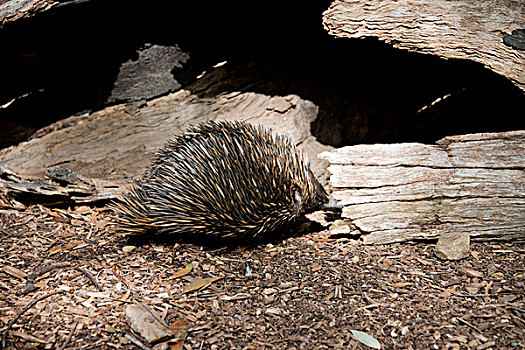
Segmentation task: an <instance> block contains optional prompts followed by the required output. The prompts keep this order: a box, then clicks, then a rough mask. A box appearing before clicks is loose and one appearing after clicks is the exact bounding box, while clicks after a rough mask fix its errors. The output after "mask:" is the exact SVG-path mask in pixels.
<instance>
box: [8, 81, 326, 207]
mask: <svg viewBox="0 0 525 350" xmlns="http://www.w3.org/2000/svg"><path fill="white" fill-rule="evenodd" d="M316 116H317V107H316V106H315V105H314V104H313V103H312V102H310V101H306V100H302V99H301V98H299V97H298V96H295V95H289V96H284V97H279V96H276V97H270V96H266V95H262V94H256V93H238V92H233V93H228V94H222V95H219V96H216V97H207V98H201V97H197V96H196V95H192V94H190V93H189V92H188V91H186V90H180V91H178V92H177V93H174V94H170V95H167V96H164V97H160V98H157V99H154V100H151V101H148V102H146V103H144V105H142V106H137V105H135V104H128V105H125V104H121V105H116V106H112V107H108V108H106V109H104V110H101V111H98V112H95V113H93V114H91V115H90V116H89V117H88V118H87V119H86V120H84V121H83V122H81V123H79V124H77V125H74V126H72V127H69V128H64V129H60V130H56V131H53V132H51V133H49V134H47V135H45V136H43V137H40V138H36V139H32V140H30V141H28V142H23V143H21V144H19V145H17V146H14V147H10V148H7V149H4V150H1V151H0V176H1V177H3V178H4V179H7V180H8V181H4V182H3V186H4V187H5V188H7V189H8V190H9V191H10V192H11V193H12V194H15V195H18V196H19V197H22V198H23V199H26V200H31V199H32V200H33V201H38V202H40V203H48V204H56V203H69V202H76V203H85V202H93V201H97V200H104V199H110V198H113V197H115V196H116V195H118V194H119V193H120V192H121V191H122V188H123V186H124V185H125V184H126V183H128V182H129V181H130V179H131V178H133V177H136V176H138V175H140V174H141V173H142V172H144V170H145V169H146V167H147V165H148V164H149V161H150V157H151V155H152V154H153V152H154V151H155V150H157V149H158V148H160V147H161V146H162V145H163V144H164V143H165V142H166V141H167V140H168V139H169V138H171V137H173V136H174V135H175V134H178V133H180V132H182V131H184V130H185V129H186V128H187V127H188V126H189V125H190V124H198V123H200V122H203V121H205V120H210V119H213V120H232V119H237V120H245V121H247V122H250V123H255V124H262V125H264V126H266V127H270V128H272V129H273V130H274V131H278V132H281V133H286V134H287V135H289V136H290V137H291V138H292V139H293V140H294V141H295V142H296V143H297V144H300V147H301V148H302V149H303V151H304V152H305V153H306V155H307V156H308V158H309V159H310V160H311V161H312V170H313V171H314V173H316V175H317V176H319V177H323V174H324V172H325V171H326V164H327V163H326V162H325V161H319V160H317V154H318V153H319V152H321V151H325V150H328V149H330V147H328V146H323V145H321V144H319V143H318V142H317V141H315V138H314V137H313V136H311V135H310V123H311V122H312V121H313V120H314V119H315V117H316ZM323 162H324V163H323ZM325 179H326V178H325Z"/></svg>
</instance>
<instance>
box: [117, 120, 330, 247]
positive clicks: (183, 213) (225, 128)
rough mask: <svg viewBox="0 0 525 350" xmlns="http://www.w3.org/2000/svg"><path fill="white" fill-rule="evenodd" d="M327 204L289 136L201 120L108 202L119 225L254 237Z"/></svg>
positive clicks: (132, 230) (239, 124) (135, 229)
mask: <svg viewBox="0 0 525 350" xmlns="http://www.w3.org/2000/svg"><path fill="white" fill-rule="evenodd" d="M327 202H328V195H327V193H326V191H325V190H324V188H323V187H322V186H321V184H320V183H319V182H318V181H317V179H316V178H315V176H314V174H313V173H312V171H311V170H310V168H309V164H308V161H307V160H306V158H305V157H304V156H303V155H302V153H301V152H300V151H299V150H298V149H297V148H296V147H295V145H294V144H293V143H292V142H291V141H290V139H289V138H287V137H286V136H283V135H277V134H273V133H272V132H271V131H270V130H268V129H264V128H262V127H260V126H259V127H256V126H253V125H250V124H245V123H243V122H238V121H235V122H228V121H223V122H213V121H211V122H206V123H203V124H200V125H198V126H197V127H192V128H190V129H189V130H188V131H187V132H186V133H184V134H182V135H180V136H178V137H176V138H174V139H172V140H170V141H168V143H167V144H166V146H165V147H164V148H163V149H161V150H160V151H159V152H158V153H157V154H156V155H155V157H154V159H153V162H152V164H151V166H150V168H149V169H148V171H147V172H146V173H145V174H144V176H143V178H142V179H141V180H140V181H136V182H135V183H134V184H133V185H132V187H131V188H130V189H129V191H128V192H127V193H126V194H125V195H123V196H122V198H120V201H118V202H116V203H114V205H113V207H114V209H115V211H116V212H117V214H118V217H117V220H118V222H119V224H120V228H121V229H122V230H123V231H125V232H127V233H131V234H136V233H141V232H145V231H148V230H151V229H153V230H157V231H159V232H167V233H172V234H175V235H176V234H180V235H188V234H189V235H192V236H193V235H203V236H211V237H215V238H222V237H234V238H244V239H251V238H260V237H262V236H263V235H266V234H268V233H270V232H274V231H277V230H279V229H282V228H283V227H285V226H287V225H289V224H290V223H292V222H294V221H295V220H296V219H297V218H299V217H300V216H302V215H304V214H306V213H308V212H311V211H314V210H316V209H317V208H319V207H320V206H322V205H323V204H325V203H327Z"/></svg>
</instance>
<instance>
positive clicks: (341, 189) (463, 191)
mask: <svg viewBox="0 0 525 350" xmlns="http://www.w3.org/2000/svg"><path fill="white" fill-rule="evenodd" d="M524 146H525V131H513V132H506V133H492V134H473V135H461V136H454V137H447V138H444V139H442V140H440V141H438V142H437V145H423V144H414V143H409V144H393V145H378V144H375V145H357V146H350V147H343V148H340V149H337V150H334V151H331V152H323V153H321V154H320V157H321V158H324V159H327V160H329V161H330V163H331V165H330V167H329V168H328V169H329V171H330V173H331V174H332V175H331V178H330V182H331V184H332V186H333V188H334V192H333V197H334V198H335V199H337V200H339V201H340V203H341V204H343V205H344V208H343V212H342V216H343V217H344V218H348V219H350V220H351V221H352V222H353V223H354V224H355V225H356V227H357V228H358V229H359V230H361V231H362V232H364V233H367V234H368V235H367V236H366V237H365V238H364V241H365V243H368V244H371V243H391V242H400V241H405V240H411V239H429V238H436V237H438V236H439V235H440V234H441V233H444V232H451V231H453V232H468V233H469V234H470V235H471V238H473V239H520V240H525V152H524V151H525V149H524Z"/></svg>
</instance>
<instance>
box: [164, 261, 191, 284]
mask: <svg viewBox="0 0 525 350" xmlns="http://www.w3.org/2000/svg"><path fill="white" fill-rule="evenodd" d="M191 270H193V265H192V264H188V266H186V267H185V268H183V269H182V270H180V271H178V272H175V273H174V274H173V275H171V276H170V277H168V278H166V279H165V281H168V280H174V279H175V278H179V277H182V276H186V275H187V274H188V273H190V272H191Z"/></svg>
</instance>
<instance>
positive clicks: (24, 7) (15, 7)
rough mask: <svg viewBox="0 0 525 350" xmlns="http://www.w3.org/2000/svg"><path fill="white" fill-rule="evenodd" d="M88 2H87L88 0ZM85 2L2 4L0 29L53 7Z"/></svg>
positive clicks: (43, 0) (30, 0) (19, 1)
mask: <svg viewBox="0 0 525 350" xmlns="http://www.w3.org/2000/svg"><path fill="white" fill-rule="evenodd" d="M86 1H87V0H86ZM79 2H83V1H75V0H71V1H65V2H60V1H53V0H10V1H6V2H4V3H3V4H0V28H2V27H3V26H4V25H5V24H6V23H8V22H14V21H16V20H19V19H23V18H29V17H32V16H34V15H36V14H38V13H41V12H44V11H47V10H49V9H51V8H53V7H57V6H63V5H66V4H69V3H79Z"/></svg>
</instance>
